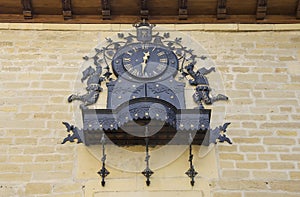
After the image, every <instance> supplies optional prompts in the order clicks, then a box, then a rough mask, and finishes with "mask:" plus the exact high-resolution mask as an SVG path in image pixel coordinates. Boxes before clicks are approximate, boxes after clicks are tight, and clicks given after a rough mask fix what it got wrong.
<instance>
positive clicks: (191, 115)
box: [26, 0, 232, 187]
mask: <svg viewBox="0 0 300 197" xmlns="http://www.w3.org/2000/svg"><path fill="white" fill-rule="evenodd" d="M26 2H27V1H26ZM142 2H144V3H143V6H144V7H143V9H144V8H145V5H146V1H142ZM102 3H103V5H105V6H104V8H103V11H110V10H109V9H110V8H109V1H108V0H102ZM144 4H145V5H144ZM181 5H182V7H181V8H180V9H186V1H181ZM103 13H104V15H103V16H110V14H109V13H105V12H103ZM181 14H183V15H182V16H184V14H185V12H184V13H181ZM154 26H155V25H152V24H149V23H148V22H147V21H145V20H143V21H142V22H141V23H138V24H135V25H134V27H135V28H136V33H135V34H134V33H128V34H125V33H118V34H117V36H118V38H117V39H118V40H117V41H115V40H113V39H111V38H106V44H104V45H105V46H98V47H97V48H95V51H94V55H91V56H84V57H83V59H84V60H85V65H87V66H86V67H87V68H85V70H84V71H83V72H82V78H81V82H82V83H85V84H86V88H85V89H86V93H84V94H80V95H79V94H71V95H70V96H69V97H68V102H73V101H75V100H77V101H80V102H81V104H80V109H81V112H82V120H83V128H82V129H79V128H77V127H75V126H74V125H70V124H69V123H67V122H63V124H64V125H65V127H66V128H67V132H68V133H69V134H68V136H67V137H66V138H64V140H63V142H62V143H63V144H64V143H66V142H67V141H69V142H75V141H77V143H81V142H83V143H84V144H85V145H98V144H99V143H101V144H102V159H101V161H102V168H101V169H100V170H99V172H98V174H99V175H100V176H101V177H102V181H101V185H102V186H103V187H104V186H105V178H106V176H108V175H109V174H110V172H109V171H108V170H107V169H106V168H105V161H106V154H105V142H106V139H105V135H106V137H107V138H109V139H110V140H109V142H112V143H115V144H116V145H118V146H124V145H125V146H131V145H144V144H145V153H146V156H145V163H146V168H145V170H144V171H143V172H141V173H142V174H143V175H144V176H145V177H146V184H147V186H149V185H150V177H151V176H152V174H153V173H154V172H153V171H152V170H151V169H150V167H149V163H150V154H149V145H150V146H155V145H167V144H170V145H183V144H184V145H186V143H187V141H186V139H188V142H189V160H188V161H189V166H190V168H189V169H188V171H187V172H185V174H186V175H187V176H188V177H190V179H191V181H190V183H191V185H192V186H194V183H195V177H196V175H197V174H198V172H197V171H196V170H195V168H194V165H193V154H192V145H193V144H197V145H200V144H203V145H206V146H208V145H209V144H210V143H217V142H228V143H229V144H231V143H232V142H231V140H230V139H229V138H228V137H227V136H226V129H227V127H228V125H229V124H230V123H225V124H223V125H220V126H218V127H216V128H215V129H211V127H210V119H211V109H205V106H206V105H212V104H213V103H215V102H217V101H222V100H228V97H227V96H226V95H223V94H217V95H216V96H212V95H211V90H212V89H211V87H210V86H209V81H208V78H207V77H206V76H207V75H208V74H210V73H211V72H215V68H214V67H209V68H208V67H202V68H200V69H196V67H195V65H196V64H197V61H200V63H199V64H198V65H203V63H205V62H202V61H203V60H206V59H207V57H206V56H204V55H195V54H194V51H193V49H190V48H188V47H187V46H185V45H184V44H183V40H182V38H181V37H176V38H175V37H171V36H170V33H168V32H165V33H161V32H153V31H152V29H153V27H154ZM204 65H206V64H204ZM103 70H105V71H104V72H103ZM177 75H180V76H178V77H177ZM112 76H113V77H112ZM184 80H185V81H184ZM186 81H187V82H188V83H187V84H188V85H190V86H193V87H194V88H195V92H194V93H193V95H191V96H192V98H193V100H194V102H195V103H196V104H197V105H198V106H197V107H196V108H194V109H186V104H185V86H186ZM104 82H106V83H105V84H106V87H107V97H106V98H107V102H106V103H107V104H106V108H105V109H94V108H89V106H90V105H93V104H96V103H97V101H98V99H99V97H100V96H102V95H101V94H102V92H103V88H102V87H101V85H102V84H103V83H104ZM105 92H106V91H105ZM139 120H141V121H145V120H154V121H157V122H159V121H160V123H161V122H163V123H164V125H163V127H162V128H161V130H160V131H159V132H157V133H155V134H152V133H153V132H152V128H151V126H149V127H148V125H146V126H145V130H144V128H143V127H141V128H140V127H133V126H132V124H130V123H132V122H133V121H139ZM123 126H124V127H126V126H129V127H130V126H131V127H133V128H130V129H134V132H138V133H140V134H143V132H145V136H142V137H138V136H133V135H130V134H129V133H126V131H124V130H122V128H123ZM164 131H168V132H169V133H170V134H176V137H177V138H176V139H174V138H173V135H165V134H164ZM71 132H72V133H71ZM116 132H119V133H120V134H121V135H116ZM192 132H195V135H193V136H192ZM99 133H102V137H101V135H99ZM206 134H207V135H208V137H207V138H206V137H204V136H205V135H206ZM187 135H188V138H187ZM150 137H151V141H150V140H149V139H150ZM100 138H101V139H100Z"/></svg>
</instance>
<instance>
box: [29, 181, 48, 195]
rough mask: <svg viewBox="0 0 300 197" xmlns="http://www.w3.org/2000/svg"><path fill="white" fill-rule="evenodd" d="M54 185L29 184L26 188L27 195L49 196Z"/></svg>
mask: <svg viewBox="0 0 300 197" xmlns="http://www.w3.org/2000/svg"><path fill="white" fill-rule="evenodd" d="M51 190H52V185H51V184H49V183H28V184H26V187H25V193H26V195H37V194H40V195H41V194H49V193H50V192H51Z"/></svg>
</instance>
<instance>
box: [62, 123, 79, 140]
mask: <svg viewBox="0 0 300 197" xmlns="http://www.w3.org/2000/svg"><path fill="white" fill-rule="evenodd" d="M62 123H63V125H65V127H66V128H67V132H68V133H70V132H71V131H72V134H68V136H67V137H65V138H64V140H63V141H62V144H64V143H66V142H75V140H77V143H78V144H79V143H82V140H81V138H80V135H79V132H82V130H81V129H79V128H78V127H75V126H74V125H70V124H69V123H67V122H62Z"/></svg>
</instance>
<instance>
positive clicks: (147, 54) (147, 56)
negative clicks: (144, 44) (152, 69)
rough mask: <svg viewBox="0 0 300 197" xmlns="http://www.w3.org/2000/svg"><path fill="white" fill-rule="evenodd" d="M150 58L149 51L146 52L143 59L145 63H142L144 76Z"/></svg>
mask: <svg viewBox="0 0 300 197" xmlns="http://www.w3.org/2000/svg"><path fill="white" fill-rule="evenodd" d="M149 57H150V53H149V51H147V52H144V57H143V62H142V73H143V75H144V74H145V69H146V66H147V62H148V59H149Z"/></svg>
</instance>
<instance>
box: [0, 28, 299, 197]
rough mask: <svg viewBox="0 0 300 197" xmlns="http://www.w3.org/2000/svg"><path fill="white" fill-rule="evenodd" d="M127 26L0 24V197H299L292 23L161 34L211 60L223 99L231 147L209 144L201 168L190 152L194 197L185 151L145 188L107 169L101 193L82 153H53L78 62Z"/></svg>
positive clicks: (67, 148) (65, 148) (94, 162)
mask: <svg viewBox="0 0 300 197" xmlns="http://www.w3.org/2000/svg"><path fill="white" fill-rule="evenodd" d="M128 27H129V26H128V25H56V24H0V69H1V72H0V80H1V85H0V87H1V97H0V150H1V151H0V196H5V197H6V196H49V197H50V196H51V197H53V196H55V197H58V196H63V197H67V196H88V197H89V196H93V195H94V196H102V194H105V195H106V196H140V195H145V196H154V195H155V196H161V195H164V196H187V195H189V196H201V195H202V196H213V197H219V196H222V197H226V196H228V197H229V196H230V197H250V196H255V197H260V196H263V197H268V196H272V197H274V196H275V197H277V196H278V197H279V196H287V197H296V196H299V193H300V187H299V185H300V146H299V144H300V139H299V137H300V134H299V130H300V107H299V104H300V99H299V98H300V64H299V63H300V32H299V31H300V27H299V25H298V24H295V25H235V24H229V25H167V26H166V27H167V28H170V29H171V30H180V31H187V33H188V34H190V35H191V36H192V37H193V38H194V39H196V40H197V41H199V42H200V43H201V45H202V46H203V47H204V48H205V49H206V50H207V51H208V54H209V55H210V57H211V58H213V60H214V62H215V65H216V67H217V70H218V72H219V73H220V75H221V76H222V78H223V83H224V88H225V90H224V91H225V93H226V95H227V96H228V97H229V98H230V100H229V101H228V102H226V103H223V105H222V106H223V107H224V109H225V112H226V116H225V121H228V122H231V123H232V124H231V125H230V127H229V128H228V135H229V136H230V137H231V139H232V141H233V145H227V144H220V145H217V146H216V147H215V148H213V149H212V150H211V151H210V152H209V154H208V155H207V156H206V158H204V159H203V158H200V156H199V154H197V153H196V151H197V150H198V148H199V147H196V150H195V162H196V164H195V165H196V168H197V170H198V172H199V175H198V176H197V179H196V184H195V187H194V188H192V187H191V186H190V185H189V179H188V177H187V176H186V175H184V172H185V171H186V170H187V169H188V162H187V158H188V155H187V154H188V153H187V152H185V153H184V154H183V155H182V156H181V157H179V158H178V159H177V160H176V161H174V162H173V163H171V164H170V165H168V166H165V167H164V168H162V169H159V170H158V171H157V172H156V174H155V175H157V176H156V177H155V176H154V175H153V181H152V183H151V184H152V185H151V186H150V187H147V186H145V183H144V177H143V176H142V175H140V173H129V172H123V171H120V170H117V169H113V168H110V166H107V168H108V169H109V170H110V171H111V175H109V177H107V186H106V187H104V188H102V187H101V184H100V179H99V177H98V175H97V174H96V172H97V170H99V168H100V162H99V160H98V159H96V158H94V157H93V156H92V155H91V154H90V153H89V152H88V149H87V148H86V147H85V146H84V145H77V144H70V143H67V144H64V145H61V144H60V143H61V141H62V139H63V138H64V137H65V136H66V134H67V133H66V131H65V128H64V126H63V125H62V124H61V122H62V121H72V120H74V113H73V112H74V111H75V110H76V109H75V107H74V106H73V105H70V104H68V103H67V99H66V98H67V97H68V96H69V95H70V94H71V93H73V91H74V82H75V80H76V79H77V75H78V72H79V68H80V66H81V64H82V61H83V60H82V57H83V56H84V55H86V54H88V53H90V51H91V50H92V49H93V47H95V46H96V45H97V44H99V43H100V42H101V41H102V40H104V39H105V37H107V36H108V35H110V34H111V32H114V33H116V32H118V31H119V30H122V29H128ZM151 159H152V158H151ZM173 173H174V174H173ZM205 173H207V174H205ZM201 174H202V176H201ZM204 174H205V175H204Z"/></svg>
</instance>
